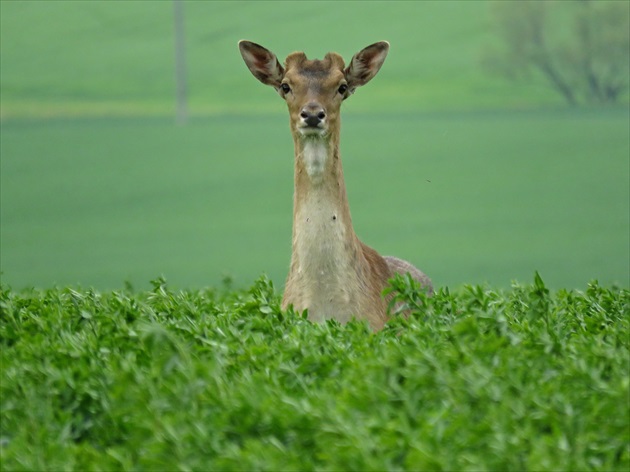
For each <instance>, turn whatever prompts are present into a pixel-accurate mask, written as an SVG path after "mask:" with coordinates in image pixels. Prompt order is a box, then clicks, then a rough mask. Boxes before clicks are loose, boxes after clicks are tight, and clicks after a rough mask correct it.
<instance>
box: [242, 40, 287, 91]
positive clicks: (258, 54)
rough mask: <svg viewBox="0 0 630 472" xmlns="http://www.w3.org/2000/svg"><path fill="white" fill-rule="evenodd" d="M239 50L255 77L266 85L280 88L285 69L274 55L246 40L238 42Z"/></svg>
mask: <svg viewBox="0 0 630 472" xmlns="http://www.w3.org/2000/svg"><path fill="white" fill-rule="evenodd" d="M238 48H239V50H240V51H241V56H243V60H244V61H245V64H247V67H248V68H249V70H250V71H251V73H252V74H254V77H256V78H257V79H258V80H260V81H261V82H262V83H263V84H265V85H271V86H272V87H275V88H278V87H280V83H281V82H282V77H284V69H283V68H282V66H281V65H280V63H279V62H278V59H277V58H276V55H275V54H274V53H272V52H271V51H269V50H267V49H265V48H264V47H262V46H261V45H259V44H256V43H252V42H251V41H245V40H243V41H239V42H238Z"/></svg>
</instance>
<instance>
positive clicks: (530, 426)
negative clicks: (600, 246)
mask: <svg viewBox="0 0 630 472" xmlns="http://www.w3.org/2000/svg"><path fill="white" fill-rule="evenodd" d="M151 286H152V288H151V289H150V290H148V291H146V292H134V291H132V290H128V289H127V290H123V291H113V292H107V293H105V292H98V291H95V290H90V289H87V290H84V289H75V288H69V287H67V288H55V289H49V290H24V291H19V292H16V291H13V290H11V289H10V288H9V287H5V286H3V287H2V288H1V289H0V310H1V317H0V345H1V346H2V352H1V360H2V374H1V375H2V377H1V380H2V382H1V384H0V393H1V397H2V408H1V411H0V419H1V420H2V421H1V430H0V458H1V460H2V469H3V470H112V469H124V470H146V469H154V470H236V469H238V470H244V469H246V470H295V469H299V470H330V469H333V470H339V469H343V470H464V469H475V470H626V469H627V468H628V466H629V465H630V451H629V449H628V445H629V441H630V436H629V432H628V425H629V424H630V418H629V414H628V391H629V374H628V372H629V369H630V365H629V355H628V354H629V334H630V329H629V326H628V325H629V322H630V317H629V316H628V315H629V314H630V293H629V292H628V290H625V289H618V288H605V287H602V286H600V285H599V284H597V283H596V282H593V283H591V284H590V285H589V286H588V287H587V288H586V290H584V291H575V290H571V291H569V290H559V291H556V292H552V291H550V290H548V289H547V288H546V286H545V284H544V282H543V280H542V278H541V277H540V276H539V275H538V274H536V276H535V278H534V282H533V284H530V285H521V284H516V283H515V284H514V285H513V286H512V288H511V289H510V290H493V289H492V288H490V287H484V286H465V287H463V288H462V289H460V290H456V291H455V290H449V289H448V288H441V289H439V290H438V291H437V293H435V294H434V296H433V297H426V296H425V295H424V294H422V293H420V292H418V290H417V287H416V286H414V285H413V282H412V281H410V280H408V279H406V278H402V277H400V278H397V279H395V280H394V281H393V282H392V287H393V289H394V290H395V292H393V296H394V297H395V300H396V301H397V302H398V303H401V304H404V305H405V307H406V308H407V316H394V317H393V318H392V320H391V321H390V322H389V323H388V324H387V325H386V327H385V329H383V330H382V331H380V332H378V333H372V332H371V331H370V330H369V328H368V326H367V324H366V323H364V322H359V321H353V322H351V323H348V324H347V325H345V326H342V325H339V324H338V323H335V322H328V323H323V324H312V323H310V322H309V321H308V320H306V319H305V318H304V316H303V314H300V313H294V312H292V311H288V312H287V311H283V310H281V309H280V300H279V296H278V294H277V293H276V291H275V289H274V287H273V284H272V283H271V282H270V281H269V280H268V279H267V278H264V277H263V278H260V279H259V280H257V281H256V282H255V283H254V284H253V286H252V287H251V288H249V289H247V290H244V291H239V290H233V289H231V288H230V287H229V286H227V285H226V286H224V287H223V288H218V289H206V290H196V291H193V290H182V291H174V290H172V289H170V288H169V286H168V284H167V282H166V281H165V280H164V279H156V280H154V281H153V282H152V283H151Z"/></svg>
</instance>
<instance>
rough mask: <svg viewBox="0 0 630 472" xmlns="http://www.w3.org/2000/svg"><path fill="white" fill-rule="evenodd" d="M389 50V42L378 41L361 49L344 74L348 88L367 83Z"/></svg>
mask: <svg viewBox="0 0 630 472" xmlns="http://www.w3.org/2000/svg"><path fill="white" fill-rule="evenodd" d="M388 52H389V43H388V42H387V41H380V42H378V43H374V44H371V45H369V46H368V47H366V48H364V49H362V50H361V51H359V52H358V53H356V54H355V55H354V56H352V60H351V61H350V65H349V66H348V67H346V70H345V71H344V74H345V76H346V81H347V82H348V86H349V87H350V88H355V87H360V86H361V85H365V84H367V83H368V82H369V81H370V80H372V78H373V77H374V76H375V75H376V74H377V73H378V71H379V70H380V68H381V66H382V65H383V63H384V62H385V58H386V57H387V53H388Z"/></svg>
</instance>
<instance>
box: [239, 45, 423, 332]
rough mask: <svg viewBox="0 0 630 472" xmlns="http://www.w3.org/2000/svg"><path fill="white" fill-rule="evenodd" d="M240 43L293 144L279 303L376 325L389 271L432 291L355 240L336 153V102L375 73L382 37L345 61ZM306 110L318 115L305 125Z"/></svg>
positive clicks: (408, 268)
mask: <svg viewBox="0 0 630 472" xmlns="http://www.w3.org/2000/svg"><path fill="white" fill-rule="evenodd" d="M239 47H240V50H241V54H242V56H243V59H244V60H245V63H246V64H247V66H248V67H249V69H250V71H251V72H252V73H253V74H254V76H255V77H256V78H258V79H259V80H260V81H261V82H263V83H265V84H267V85H271V86H273V87H274V88H275V89H276V90H277V91H278V92H279V93H280V95H281V96H282V97H283V98H284V99H285V100H286V102H287V105H288V108H289V117H290V126H291V134H292V135H293V141H294V147H295V172H294V197H293V239H292V254H291V266H290V270H289V275H288V277H287V282H286V287H285V292H284V296H283V300H282V306H283V307H284V308H287V307H288V306H290V305H292V306H293V307H294V308H295V309H296V310H300V311H301V310H305V309H308V316H309V319H310V320H312V321H323V320H325V319H331V318H332V319H336V320H338V321H340V322H342V323H345V322H347V321H349V320H350V319H352V318H353V317H356V318H359V319H366V320H367V321H368V322H369V324H370V326H371V327H372V329H374V330H379V329H381V328H382V327H383V325H384V323H385V322H386V321H387V302H386V300H385V299H384V298H383V296H382V291H383V289H384V288H385V287H386V286H387V283H388V280H389V279H390V278H391V277H393V275H394V274H396V273H410V274H411V275H412V277H414V278H415V279H416V280H418V281H419V282H420V283H421V284H422V285H423V286H424V287H425V288H426V290H427V291H428V292H429V293H431V292H432V286H431V281H430V279H429V278H428V277H427V276H426V275H425V274H423V273H422V272H421V271H419V270H418V269H416V268H415V267H414V266H413V265H411V264H410V263H408V262H406V261H403V260H401V259H397V258H394V257H382V256H381V255H379V254H378V253H377V252H376V251H375V250H374V249H372V248H370V247H369V246H366V245H365V244H363V243H362V242H361V241H360V240H359V239H358V237H357V236H356V234H355V232H354V229H353V226H352V219H351V216H350V207H349V205H348V197H347V194H346V186H345V182H344V178H343V168H342V165H341V157H340V155H339V136H340V129H341V123H340V117H339V111H340V106H341V102H342V101H343V100H345V99H346V98H347V97H348V96H349V95H350V94H351V93H352V92H353V91H354V89H356V87H359V86H361V85H364V84H366V83H367V82H368V81H369V80H371V79H372V78H373V77H374V76H375V75H376V73H377V72H378V70H379V69H380V67H381V65H382V64H383V61H384V60H385V56H386V55H387V51H388V49H389V44H388V43H386V42H380V43H376V44H373V45H371V46H368V47H367V48H365V49H363V50H362V51H360V52H359V53H357V54H355V55H354V56H353V58H352V60H351V61H350V65H349V66H348V67H347V68H346V67H345V63H344V61H343V59H342V58H341V56H339V55H338V54H336V53H328V54H326V56H325V57H324V59H323V60H309V59H307V57H306V55H305V54H304V53H302V52H295V53H292V54H290V55H289V56H288V57H287V59H286V61H285V66H284V67H282V66H280V65H279V63H278V61H277V59H276V56H275V55H274V54H273V53H271V52H270V51H268V50H266V49H265V48H263V47H262V46H259V45H257V44H255V43H251V42H248V41H241V42H240V43H239ZM341 86H344V87H345V89H340V87H341ZM287 87H288V88H289V89H290V91H288V92H286V91H285V89H286V88H287ZM342 90H343V93H342ZM305 113H309V114H311V115H313V116H314V115H316V114H319V115H320V116H324V115H325V118H323V119H322V120H321V123H319V124H317V125H316V126H307V124H305V123H306V122H305V118H304V117H305V116H307V115H305Z"/></svg>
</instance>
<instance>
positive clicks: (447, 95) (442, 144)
mask: <svg viewBox="0 0 630 472" xmlns="http://www.w3.org/2000/svg"><path fill="white" fill-rule="evenodd" d="M183 6H184V25H185V37H186V43H185V44H186V60H187V68H186V70H187V79H188V108H189V111H190V118H189V120H188V122H187V123H186V124H185V125H177V124H176V123H175V118H174V116H175V59H174V56H175V54H174V50H175V48H174V27H173V25H174V20H173V3H172V2H170V1H137V2H131V1H130V2H96V1H90V2H88V1H83V2H75V1H55V2H42V1H20V2H18V1H4V0H3V1H2V2H0V9H1V11H0V13H1V15H0V18H1V43H0V44H1V51H0V54H1V120H2V121H1V126H2V133H1V134H2V135H1V144H0V146H1V148H0V152H1V156H0V157H1V162H0V166H1V167H0V171H1V174H0V179H1V180H0V184H1V188H0V197H1V207H0V208H1V213H0V217H1V220H0V238H1V239H0V243H1V246H0V260H1V271H2V281H3V282H4V283H7V284H10V285H12V286H14V287H16V288H21V287H25V286H37V287H50V286H52V285H67V284H72V285H77V284H78V285H82V286H95V287H97V288H101V289H108V288H117V287H121V286H123V284H124V283H125V282H129V283H131V284H133V285H134V286H136V287H144V286H148V282H149V280H151V279H153V278H155V277H157V276H159V275H164V276H165V277H166V279H167V280H168V281H169V283H170V284H171V285H174V286H176V287H203V286H208V285H215V284H218V283H220V282H221V280H222V279H223V278H224V277H225V276H231V277H233V278H234V280H235V282H236V284H237V285H246V284H249V283H251V281H252V280H253V279H254V278H256V277H257V276H258V275H260V274H261V273H263V272H264V273H267V274H268V275H269V276H270V277H271V278H272V279H273V280H274V281H275V282H276V284H277V285H278V286H280V287H281V286H282V285H283V284H284V277H285V275H286V272H287V269H288V264H289V258H290V240H291V217H292V192H293V182H292V178H293V169H292V165H293V144H292V140H291V137H290V134H289V130H288V117H287V114H286V109H285V105H284V103H283V102H282V101H281V99H280V98H279V97H278V96H277V95H276V94H275V92H274V91H273V90H272V89H271V88H269V87H265V86H263V85H262V84H260V83H259V82H257V81H256V80H255V79H254V78H253V77H252V76H251V74H250V73H249V72H248V70H247V68H246V67H245V65H244V64H243V62H242V59H241V57H240V55H239V53H238V49H237V41H238V40H239V39H249V40H252V41H255V42H258V43H260V44H262V45H264V46H266V47H268V48H269V49H271V50H273V51H274V52H275V53H276V54H277V55H278V56H279V57H280V58H281V59H282V58H284V57H285V56H286V55H287V54H289V53H290V52H292V51H295V50H303V51H305V52H306V53H307V55H308V56H309V57H311V58H312V57H323V55H324V54H325V53H326V52H328V51H337V52H339V53H340V54H342V55H343V56H344V58H346V60H349V59H350V57H351V56H352V54H354V53H355V52H357V51H358V50H360V49H361V48H362V47H364V46H366V45H368V44H370V43H372V42H375V41H378V40H382V39H386V40H388V41H390V43H391V50H390V55H389V56H388V58H387V61H386V63H385V65H384V67H383V69H382V70H381V72H380V73H379V76H378V77H377V78H376V79H375V80H374V81H373V82H372V83H370V84H369V85H368V86H366V87H365V88H363V89H360V90H358V91H357V93H356V94H355V95H354V96H353V97H352V98H351V99H349V100H347V101H346V102H345V103H344V107H343V108H344V112H343V120H344V121H343V131H342V156H343V159H344V170H345V175H346V180H347V186H348V192H349V199H350V205H351V209H352V215H353V221H354V225H355V229H356V231H357V233H358V235H359V236H360V237H361V239H362V240H363V241H364V242H366V243H367V244H369V245H371V246H373V247H375V248H376V249H377V250H379V252H381V253H382V254H387V255H390V254H391V255H396V256H399V257H402V258H405V259H408V260H410V261H412V262H413V263H415V264H416V265H417V266H418V267H420V268H421V269H422V270H424V271H425V272H426V273H428V274H429V275H430V276H431V277H432V278H433V279H434V283H435V284H436V286H438V287H441V286H458V285H461V284H464V283H482V282H488V283H491V284H493V285H495V286H508V285H509V284H510V282H511V281H512V280H519V281H529V280H531V278H532V276H533V273H534V271H536V270H538V271H539V272H540V273H541V275H542V277H543V278H544V279H545V281H546V282H547V283H548V284H549V285H550V286H552V287H556V288H558V287H566V288H580V287H585V285H586V283H587V282H588V281H590V280H592V279H598V280H599V281H600V282H602V283H606V284H610V283H616V284H620V285H622V286H628V285H630V280H629V279H630V275H629V270H630V269H629V264H630V254H629V244H630V242H629V237H630V236H629V234H630V222H629V218H630V216H629V214H630V203H629V199H630V188H629V185H630V184H629V180H630V174H629V159H630V158H629V155H630V131H629V124H630V123H629V112H628V93H627V87H626V90H625V92H624V93H623V94H622V97H621V99H620V100H618V102H617V103H616V104H615V105H608V106H593V105H589V106H580V107H568V106H567V105H566V104H565V102H564V101H563V99H562V97H561V96H560V95H558V94H557V93H555V92H554V91H553V90H552V89H551V88H550V87H549V86H548V85H547V84H546V82H545V81H544V80H543V78H542V77H539V76H536V75H535V74H533V75H532V76H531V77H526V78H523V79H521V80H518V81H510V80H508V79H506V78H505V77H503V76H500V75H496V74H491V73H490V72H489V71H488V69H487V68H486V67H483V66H482V64H483V62H484V55H485V54H486V53H487V51H488V49H489V48H490V49H491V48H492V47H493V46H494V45H495V44H497V43H498V42H500V38H499V36H498V35H497V33H496V32H495V30H494V29H493V21H494V20H493V8H494V7H493V2H486V1H461V2H460V1H448V2H437V1H436V2H431V1H424V2H393V1H390V2H341V1H335V2H284V1H280V2H263V1H256V2H227V1H226V2H185V3H184V5H183ZM622 66H624V64H622Z"/></svg>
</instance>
